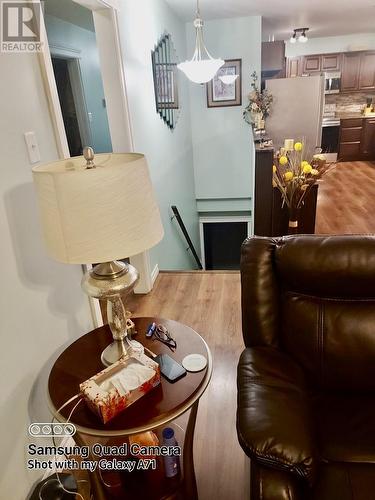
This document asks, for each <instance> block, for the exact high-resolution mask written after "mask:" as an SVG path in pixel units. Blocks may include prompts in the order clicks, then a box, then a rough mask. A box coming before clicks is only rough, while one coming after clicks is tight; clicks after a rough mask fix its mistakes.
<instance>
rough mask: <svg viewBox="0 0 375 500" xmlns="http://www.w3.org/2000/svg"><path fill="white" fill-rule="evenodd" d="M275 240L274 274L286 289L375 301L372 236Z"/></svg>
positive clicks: (374, 267)
mask: <svg viewBox="0 0 375 500" xmlns="http://www.w3.org/2000/svg"><path fill="white" fill-rule="evenodd" d="M273 241H275V240H273ZM277 241H278V246H277V249H276V252H275V260H276V271H277V274H278V275H279V278H280V279H281V281H282V282H283V285H284V286H285V288H287V289H289V290H292V291H294V292H299V293H303V294H307V295H317V296H323V297H335V298H338V297H341V298H345V297H350V298H362V297H364V298H366V299H367V298H369V297H372V298H375V287H374V283H375V238H374V236H366V235H342V236H318V235H301V236H297V237H295V236H289V237H284V238H280V239H279V240H277Z"/></svg>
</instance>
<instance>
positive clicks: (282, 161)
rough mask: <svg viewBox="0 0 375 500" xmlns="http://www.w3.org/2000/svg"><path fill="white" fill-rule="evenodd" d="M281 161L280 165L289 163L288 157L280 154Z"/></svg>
mask: <svg viewBox="0 0 375 500" xmlns="http://www.w3.org/2000/svg"><path fill="white" fill-rule="evenodd" d="M279 163H280V165H286V164H287V163H288V158H287V157H286V156H280V158H279Z"/></svg>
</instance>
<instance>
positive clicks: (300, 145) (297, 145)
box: [294, 142, 303, 151]
mask: <svg viewBox="0 0 375 500" xmlns="http://www.w3.org/2000/svg"><path fill="white" fill-rule="evenodd" d="M302 148H303V144H302V142H296V143H295V145H294V150H295V151H302Z"/></svg>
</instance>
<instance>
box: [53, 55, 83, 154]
mask: <svg viewBox="0 0 375 500" xmlns="http://www.w3.org/2000/svg"><path fill="white" fill-rule="evenodd" d="M52 66H53V72H54V75H55V80H56V86H57V93H58V95H59V101H60V106H61V112H62V116H63V120H64V127H65V132H66V138H67V141H68V146H69V153H70V156H79V155H81V154H82V151H83V144H85V145H88V143H86V142H85V141H83V138H82V133H81V131H80V127H79V124H78V118H77V104H76V102H75V100H74V95H73V89H72V82H71V80H70V76H69V67H68V60H66V59H60V58H58V57H52Z"/></svg>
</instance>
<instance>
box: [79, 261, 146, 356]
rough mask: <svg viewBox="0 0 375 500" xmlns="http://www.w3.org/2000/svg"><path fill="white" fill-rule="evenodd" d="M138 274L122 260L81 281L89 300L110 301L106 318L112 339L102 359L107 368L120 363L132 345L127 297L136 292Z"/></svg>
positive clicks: (101, 265)
mask: <svg viewBox="0 0 375 500" xmlns="http://www.w3.org/2000/svg"><path fill="white" fill-rule="evenodd" d="M138 278H139V275H138V271H137V270H136V269H135V267H133V266H131V265H130V264H125V263H124V262H121V261H112V262H104V263H103V264H98V265H97V266H95V267H94V268H93V269H92V270H90V271H88V272H87V273H86V274H85V275H84V276H83V278H82V283H81V285H82V288H83V290H84V291H85V292H86V293H87V295H89V296H90V297H94V298H96V299H102V300H103V299H104V300H107V319H108V324H109V327H110V329H111V332H112V336H113V340H114V342H112V344H110V345H109V346H108V347H106V349H104V351H103V353H102V356H101V360H102V363H103V364H104V365H105V366H109V365H111V364H113V363H115V362H116V361H118V360H119V359H120V358H121V357H122V356H124V355H125V354H126V353H127V349H128V346H129V339H128V326H127V321H126V319H127V318H126V310H125V307H124V304H123V300H124V298H125V296H126V295H127V294H128V293H129V292H130V291H131V290H133V288H134V286H135V285H136V283H137V281H138Z"/></svg>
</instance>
